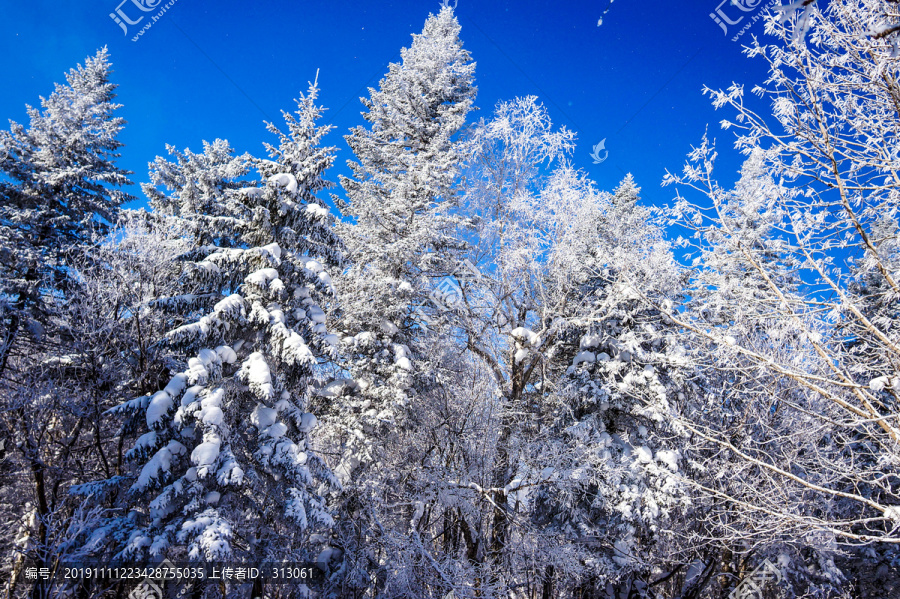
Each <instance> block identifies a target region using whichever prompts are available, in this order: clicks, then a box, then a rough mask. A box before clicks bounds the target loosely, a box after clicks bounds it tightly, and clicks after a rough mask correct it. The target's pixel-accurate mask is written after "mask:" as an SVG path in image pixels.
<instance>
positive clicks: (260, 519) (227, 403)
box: [84, 86, 341, 592]
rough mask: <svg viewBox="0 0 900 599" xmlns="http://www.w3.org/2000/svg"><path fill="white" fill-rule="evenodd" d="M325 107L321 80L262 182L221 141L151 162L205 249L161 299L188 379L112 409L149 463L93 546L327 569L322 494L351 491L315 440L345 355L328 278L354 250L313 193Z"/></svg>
mask: <svg viewBox="0 0 900 599" xmlns="http://www.w3.org/2000/svg"><path fill="white" fill-rule="evenodd" d="M316 97H317V88H316V87H315V86H311V88H310V90H309V92H308V94H307V95H305V96H304V97H303V98H301V100H300V102H299V110H298V112H297V115H296V116H293V115H289V116H288V117H287V121H288V127H289V130H288V132H287V133H286V134H280V136H279V137H280V139H279V145H278V146H269V153H270V156H271V157H272V160H270V161H259V162H257V164H258V165H259V170H260V173H261V174H262V175H263V176H264V177H265V178H264V180H263V181H262V182H261V183H260V184H253V183H251V182H249V181H247V180H244V179H241V177H243V176H245V175H246V173H247V172H248V171H249V168H250V166H251V164H252V163H253V162H254V161H252V160H251V159H250V157H249V156H246V155H244V156H239V157H235V156H233V151H232V150H231V149H230V147H229V146H228V144H227V142H224V141H221V140H217V141H216V142H214V143H212V144H206V145H205V148H204V152H203V153H202V154H193V153H191V152H189V151H185V152H183V153H176V158H177V162H175V163H171V162H168V161H165V160H163V159H157V160H156V162H155V163H153V164H152V165H151V166H152V170H151V182H152V185H153V186H159V187H160V188H162V189H156V190H154V189H152V188H151V186H149V185H148V186H146V187H145V189H146V190H147V191H148V195H149V196H150V197H151V206H153V207H154V208H155V209H157V210H159V211H161V212H166V213H168V214H171V215H172V216H173V217H176V218H178V219H181V220H183V221H185V222H186V225H187V228H188V229H189V230H190V231H191V237H192V239H193V241H194V246H193V247H192V249H191V250H190V251H189V252H187V253H186V254H184V255H183V256H182V260H183V261H184V267H183V268H184V270H183V273H182V275H181V278H180V288H181V289H180V293H179V295H175V296H170V297H159V298H157V299H156V300H155V301H154V302H153V303H154V305H155V306H156V307H158V308H160V309H164V310H170V311H172V312H173V313H174V314H175V315H176V318H175V320H174V322H176V323H178V324H180V326H177V327H176V328H174V329H172V330H170V331H169V332H168V333H167V335H166V341H167V343H168V344H169V346H170V347H172V348H173V349H175V350H176V351H177V356H178V359H177V362H176V363H177V364H178V367H177V368H176V372H177V373H176V374H175V375H174V377H172V378H171V380H170V381H169V382H168V384H167V385H166V386H165V388H164V389H162V390H160V391H157V392H155V393H152V394H150V395H147V396H144V397H139V398H136V399H133V400H130V401H127V402H125V403H123V404H121V405H120V406H118V407H116V408H115V409H114V410H112V412H113V413H115V414H121V415H123V416H124V417H125V418H126V419H131V420H137V421H142V422H143V427H142V428H143V429H144V430H145V431H146V432H145V433H144V434H143V435H142V436H141V437H140V438H139V439H138V440H137V442H136V443H135V445H134V447H133V448H132V449H131V450H130V451H129V452H128V454H127V458H128V459H129V460H130V461H132V462H133V463H135V464H136V465H137V467H138V470H137V471H136V472H135V473H134V474H133V475H129V476H128V485H129V488H128V490H127V495H126V499H125V503H124V507H126V508H127V512H126V513H125V514H123V515H122V516H121V517H117V518H115V519H112V520H111V521H110V522H108V523H107V524H106V525H105V526H104V527H102V528H100V529H99V530H97V532H96V533H95V535H93V537H92V538H91V539H90V540H89V541H88V542H87V544H86V546H85V551H86V552H88V553H96V552H103V551H108V552H110V554H111V555H114V556H116V557H119V558H128V559H148V558H150V559H153V560H158V559H161V558H162V557H164V556H166V557H169V558H175V559H177V558H182V559H191V560H198V559H200V560H203V559H205V560H216V559H219V560H221V559H226V558H227V559H234V560H241V559H243V560H251V561H253V562H257V563H258V562H260V561H266V560H270V561H282V560H288V561H295V562H302V561H315V559H316V557H317V555H318V552H319V550H320V549H321V542H320V541H318V540H317V539H319V538H321V537H320V536H315V535H320V534H321V533H323V532H326V531H327V530H328V529H329V528H330V527H331V526H332V524H333V519H332V516H331V514H330V512H329V510H328V507H327V506H326V498H325V495H327V493H328V492H330V491H331V490H336V489H338V488H339V487H340V484H339V482H338V481H337V479H336V478H335V477H334V476H333V475H332V474H331V472H330V470H329V469H328V468H327V467H326V466H325V464H324V462H323V461H322V460H321V458H320V457H319V456H318V455H317V454H316V452H315V450H314V448H313V446H312V440H311V437H310V433H311V431H312V430H313V429H314V428H315V427H316V424H317V419H316V417H315V416H314V415H313V414H311V413H310V412H309V407H310V403H311V401H312V398H313V396H314V395H315V394H316V393H317V391H318V389H319V387H321V386H322V385H323V384H324V383H325V376H326V374H327V372H326V368H327V364H328V363H330V362H331V360H332V359H333V358H334V357H335V355H336V350H335V347H336V345H337V337H336V336H334V335H330V334H329V333H328V331H327V330H326V327H325V324H324V323H325V319H326V315H325V310H326V309H327V306H328V303H329V302H330V301H331V300H330V298H331V297H332V295H333V287H332V284H331V279H330V277H329V275H328V272H327V270H326V268H336V267H339V265H340V262H339V260H340V256H341V249H340V247H334V244H335V243H336V238H335V237H334V235H333V233H332V232H331V231H330V227H331V220H330V219H331V217H330V213H329V212H328V210H327V209H326V208H325V207H324V206H323V205H322V203H321V202H320V201H319V200H317V199H316V198H315V196H314V195H313V194H314V193H315V192H316V191H318V190H320V189H323V188H325V187H327V186H328V183H327V182H326V181H325V180H324V179H322V172H323V171H324V170H325V169H326V168H327V167H328V165H330V163H331V161H332V159H333V157H332V149H330V148H326V149H324V150H323V149H322V148H320V147H319V142H320V140H321V138H322V136H323V135H324V134H325V133H326V132H327V131H328V127H322V126H319V125H318V124H317V123H316V121H317V119H318V118H319V116H320V111H321V109H320V108H319V107H318V106H316V104H315V99H316ZM269 127H270V129H271V130H273V131H275V128H274V126H272V125H270V126H269ZM88 490H89V489H84V491H88ZM254 592H258V591H257V590H256V589H255V590H254Z"/></svg>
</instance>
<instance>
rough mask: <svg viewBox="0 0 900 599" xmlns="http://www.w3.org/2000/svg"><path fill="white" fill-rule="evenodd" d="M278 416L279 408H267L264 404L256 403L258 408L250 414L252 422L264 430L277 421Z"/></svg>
mask: <svg viewBox="0 0 900 599" xmlns="http://www.w3.org/2000/svg"><path fill="white" fill-rule="evenodd" d="M277 417H278V410H276V409H274V408H267V407H266V406H264V405H263V404H256V408H255V409H254V410H253V412H252V413H251V414H250V422H251V423H252V424H253V426H255V427H256V428H258V429H259V430H262V429H264V428H268V427H270V426H272V424H273V423H274V422H275V419H276V418H277Z"/></svg>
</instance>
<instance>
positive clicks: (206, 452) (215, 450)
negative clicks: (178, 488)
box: [191, 441, 221, 467]
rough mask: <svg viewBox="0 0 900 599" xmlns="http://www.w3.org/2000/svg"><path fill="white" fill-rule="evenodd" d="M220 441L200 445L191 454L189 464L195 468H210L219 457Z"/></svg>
mask: <svg viewBox="0 0 900 599" xmlns="http://www.w3.org/2000/svg"><path fill="white" fill-rule="evenodd" d="M220 446H221V442H220V441H207V442H205V443H201V444H200V445H198V446H197V447H195V448H194V451H192V452H191V462H192V463H193V464H195V465H196V466H197V467H203V466H211V465H213V464H215V462H216V459H217V458H218V457H219V447H220Z"/></svg>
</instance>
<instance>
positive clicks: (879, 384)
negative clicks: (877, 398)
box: [869, 376, 888, 391]
mask: <svg viewBox="0 0 900 599" xmlns="http://www.w3.org/2000/svg"><path fill="white" fill-rule="evenodd" d="M887 385H888V377H886V376H880V377H878V378H874V379H872V380H871V381H869V388H870V389H871V390H872V391H881V390H883V389H884V388H885V387H886V386H887Z"/></svg>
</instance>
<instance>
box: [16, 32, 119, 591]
mask: <svg viewBox="0 0 900 599" xmlns="http://www.w3.org/2000/svg"><path fill="white" fill-rule="evenodd" d="M110 74H111V65H110V62H109V54H108V52H107V51H106V49H102V50H100V51H99V52H97V54H96V55H94V56H93V57H89V58H88V59H87V60H86V61H85V63H84V65H83V66H82V65H79V66H77V67H76V68H75V69H72V70H71V71H69V72H68V73H67V74H66V83H65V84H63V85H59V84H58V85H56V87H55V89H54V91H53V92H52V93H51V94H50V95H49V96H48V97H47V98H41V107H40V108H33V107H30V106H29V107H28V111H27V112H28V117H29V125H28V127H25V126H23V125H20V124H19V123H16V122H13V121H11V122H10V129H9V130H8V131H0V147H2V148H3V153H2V155H0V175H2V176H0V437H2V438H3V439H4V441H5V447H6V451H7V456H8V458H9V461H8V462H7V464H8V466H9V467H10V469H11V472H9V473H8V474H9V478H8V479H6V480H7V481H9V482H8V483H7V482H4V484H3V486H4V490H5V492H6V493H5V494H4V499H3V503H4V504H6V505H4V509H3V514H4V518H3V519H4V520H7V518H6V516H9V519H8V521H9V522H11V523H15V522H21V523H22V525H21V527H19V532H20V533H21V534H18V535H17V536H18V539H20V540H21V541H22V542H21V543H18V544H16V543H13V544H9V543H7V542H5V541H6V539H4V542H3V544H2V545H3V549H4V557H5V558H9V559H4V564H3V565H4V567H6V566H12V564H18V565H21V560H20V558H22V557H23V556H24V555H25V554H24V553H22V551H21V550H22V549H23V548H24V547H28V548H29V550H30V549H33V550H34V552H32V553H31V554H29V557H31V558H33V559H35V561H36V563H39V564H40V563H47V562H45V561H43V560H44V559H45V558H47V559H49V558H51V557H52V555H51V554H52V550H51V549H49V548H50V547H51V546H52V545H53V544H54V540H55V539H56V537H55V534H56V532H58V531H59V530H60V527H59V526H58V525H56V524H55V522H53V521H54V520H57V518H59V517H60V514H63V513H65V512H64V510H61V509H60V501H61V499H60V498H61V497H62V496H64V494H65V488H66V483H67V482H68V481H70V480H72V476H71V474H72V470H73V469H74V470H76V471H77V469H78V467H79V466H82V465H85V464H86V463H87V462H86V461H81V459H82V458H83V457H84V456H81V455H73V448H74V447H76V446H77V443H78V435H77V433H76V432H74V431H80V430H85V431H89V430H90V424H89V423H87V422H84V416H85V414H84V413H83V412H80V410H79V409H78V408H76V407H74V406H70V405H69V403H70V400H72V399H77V398H79V395H78V393H77V392H76V391H75V389H76V388H77V387H78V386H79V384H80V383H81V382H83V381H84V380H83V379H82V380H81V381H72V380H68V377H67V376H65V373H66V370H65V369H63V368H60V367H59V366H60V365H61V364H62V361H64V360H65V356H66V355H67V354H68V353H70V350H72V347H71V346H72V337H71V336H70V335H69V331H70V328H69V325H70V323H71V322H72V320H71V319H70V315H69V314H67V306H66V302H67V301H68V300H69V298H70V297H71V296H72V295H73V294H74V293H75V292H76V291H77V285H78V283H77V281H76V280H74V279H73V278H72V277H70V276H69V268H70V264H69V261H70V259H71V258H72V256H73V255H75V254H79V253H81V252H82V251H83V250H84V248H85V247H86V246H88V245H90V244H91V243H92V242H93V236H94V235H95V234H98V233H99V234H102V233H103V231H104V230H105V227H106V226H107V225H108V224H109V223H110V222H113V221H114V220H115V218H116V212H117V209H118V207H119V205H120V204H121V203H122V202H123V201H127V200H128V199H130V196H128V195H127V194H126V193H124V192H122V191H120V190H119V189H118V188H119V187H122V186H123V185H127V184H129V183H130V182H129V181H128V175H129V174H130V173H129V172H127V171H125V170H123V169H121V168H119V167H118V166H117V165H116V159H117V158H118V157H119V155H118V153H117V151H118V149H119V148H120V147H121V146H122V143H121V142H120V141H119V140H118V134H119V133H120V131H121V130H122V128H123V126H124V124H125V122H124V119H122V118H121V117H119V116H117V115H116V111H117V110H118V109H119V108H120V105H119V104H117V103H115V97H116V95H115V93H114V92H115V88H116V85H115V84H113V83H111V81H110ZM72 351H74V350H72ZM82 405H83V404H82ZM76 423H80V424H81V425H83V426H76ZM73 427H74V428H73ZM14 448H15V450H14V451H13V449H14ZM74 464H78V466H75V465H74ZM7 493H8V494H7ZM23 498H25V501H27V502H28V503H29V504H30V505H29V506H28V507H27V508H25V507H23V501H22V500H23ZM7 500H9V503H8V504H7V503H6V502H7ZM7 507H8V508H9V509H8V510H7V509H6V508H7ZM6 550H9V553H7V552H6ZM11 579H12V577H10V580H11Z"/></svg>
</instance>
